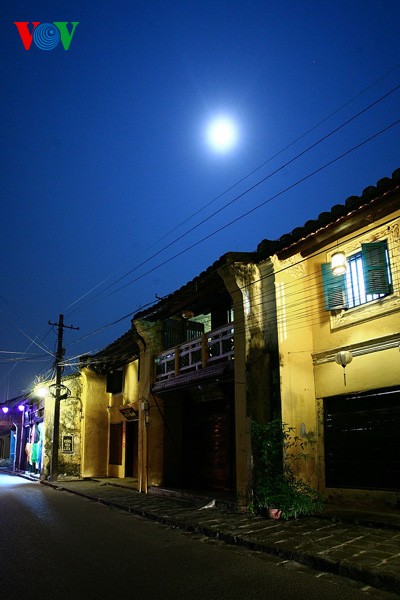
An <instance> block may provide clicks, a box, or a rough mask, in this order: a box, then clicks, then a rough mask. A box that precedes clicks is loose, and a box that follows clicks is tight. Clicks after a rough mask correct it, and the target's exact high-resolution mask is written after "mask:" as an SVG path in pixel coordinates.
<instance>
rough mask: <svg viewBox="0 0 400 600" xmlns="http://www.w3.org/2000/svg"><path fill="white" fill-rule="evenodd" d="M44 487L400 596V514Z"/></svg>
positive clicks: (105, 485) (115, 488)
mask: <svg viewBox="0 0 400 600" xmlns="http://www.w3.org/2000/svg"><path fill="white" fill-rule="evenodd" d="M121 482H122V483H121ZM41 483H44V484H46V485H50V486H52V487H55V488H56V489H57V490H65V491H68V492H72V493H74V494H78V495H80V496H83V497H85V498H90V499H92V500H95V501H96V502H100V503H102V504H105V505H107V506H111V507H115V508H118V509H121V510H126V511H128V512H131V513H133V514H136V515H140V516H143V517H146V518H148V519H153V520H156V521H158V522H160V523H163V524H165V525H168V526H170V527H176V528H180V529H183V530H186V531H190V532H194V533H200V534H203V535H204V536H207V537H210V538H213V539H217V540H221V541H224V542H226V543H229V544H236V545H241V546H243V547H246V548H249V549H252V550H257V551H261V552H265V553H268V554H270V555H271V554H272V555H275V556H279V557H282V559H286V560H291V561H296V562H298V563H301V564H304V565H307V566H308V567H311V568H314V569H318V570H319V571H324V572H328V573H334V574H336V575H340V576H342V577H347V578H350V579H353V580H357V581H361V582H363V583H365V584H367V585H369V586H372V587H374V588H381V589H382V590H386V591H388V592H394V593H396V594H399V595H400V515H399V514H398V512H397V511H393V512H392V513H387V514H383V515H382V514H378V513H365V512H364V513H360V512H358V513H356V512H355V511H354V510H353V511H349V510H347V511H346V510H344V509H339V508H336V509H335V507H330V508H326V509H325V510H324V513H323V514H322V515H321V516H316V517H303V518H299V519H297V520H295V519H293V520H289V521H274V520H269V519H264V518H261V517H258V516H254V515H251V514H247V513H243V512H237V511H234V510H232V507H229V506H228V505H227V504H226V503H225V504H224V503H222V504H220V503H219V502H218V500H217V501H212V500H211V502H209V500H210V499H209V498H204V497H196V496H192V495H189V494H188V495H187V496H186V497H180V496H174V495H163V493H162V491H160V490H159V491H158V493H157V494H155V493H150V494H140V493H139V492H137V491H136V490H135V489H134V483H133V482H132V481H126V482H125V484H124V480H112V479H104V480H103V479H97V480H93V479H91V480H83V481H81V480H80V481H58V482H57V483H50V482H41ZM152 491H153V492H155V491H157V490H156V489H155V488H152ZM209 504H211V506H208V505H209Z"/></svg>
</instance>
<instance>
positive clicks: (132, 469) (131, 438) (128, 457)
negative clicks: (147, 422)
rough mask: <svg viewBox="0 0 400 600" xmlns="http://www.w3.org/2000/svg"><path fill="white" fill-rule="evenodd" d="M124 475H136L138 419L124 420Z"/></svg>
mask: <svg viewBox="0 0 400 600" xmlns="http://www.w3.org/2000/svg"><path fill="white" fill-rule="evenodd" d="M125 425H126V438H125V443H126V446H125V477H137V475H138V452H137V450H138V431H139V428H138V421H127V422H126V424H125Z"/></svg>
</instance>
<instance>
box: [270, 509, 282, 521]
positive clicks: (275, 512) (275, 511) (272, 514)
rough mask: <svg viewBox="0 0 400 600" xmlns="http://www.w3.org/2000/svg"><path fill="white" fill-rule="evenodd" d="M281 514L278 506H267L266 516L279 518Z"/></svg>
mask: <svg viewBox="0 0 400 600" xmlns="http://www.w3.org/2000/svg"><path fill="white" fill-rule="evenodd" d="M281 515H282V511H281V510H280V508H269V509H268V516H269V518H270V519H280V518H281Z"/></svg>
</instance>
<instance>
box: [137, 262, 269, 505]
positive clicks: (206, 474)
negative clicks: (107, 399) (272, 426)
mask: <svg viewBox="0 0 400 600" xmlns="http://www.w3.org/2000/svg"><path fill="white" fill-rule="evenodd" d="M260 281H261V274H260V271H259V269H258V267H257V265H256V255H255V254H253V253H228V254H226V255H224V256H222V257H221V258H220V259H218V260H217V261H216V262H215V263H214V264H213V265H211V266H210V267H209V268H208V269H207V270H206V271H204V272H203V273H201V274H200V275H198V276H196V277H195V278H194V279H193V280H192V281H190V282H188V283H187V284H185V285H184V286H183V287H181V288H180V289H178V290H176V291H175V292H173V293H171V294H170V295H168V296H167V297H166V298H165V299H163V300H161V301H159V302H158V303H157V304H156V305H155V306H153V307H152V308H150V309H148V310H146V311H143V312H141V313H138V314H136V315H135V316H134V318H133V323H134V326H135V328H136V330H137V332H138V334H139V337H140V340H141V341H140V343H139V345H140V346H141V353H140V382H141V383H140V398H141V402H143V403H144V404H145V406H146V407H147V411H148V412H147V427H146V443H145V447H146V449H147V456H146V473H145V474H144V477H146V482H147V484H146V486H145V489H146V488H147V486H162V487H167V488H175V489H184V490H191V491H197V492H199V491H200V492H204V491H207V492H208V493H213V494H218V493H222V494H225V495H229V497H231V498H232V499H233V500H235V501H238V502H239V503H240V504H247V502H248V500H249V497H250V494H251V437H250V423H251V419H252V418H264V419H266V418H272V416H273V414H274V413H275V412H276V410H277V407H276V398H277V395H276V394H274V393H273V377H272V376H271V373H272V371H273V369H275V371H276V372H277V358H276V356H275V355H273V349H274V348H276V343H273V340H274V339H275V340H276V329H275V319H274V318H272V321H271V323H269V322H268V318H271V317H268V318H267V314H266V313H265V311H263V310H262V306H261V304H260V302H259V298H260V293H261V284H260ZM271 305H273V301H272V302H271ZM267 329H269V334H270V335H269V336H268V339H267V337H266V336H265V334H264V332H265V330H267Z"/></svg>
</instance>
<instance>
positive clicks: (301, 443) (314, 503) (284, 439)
mask: <svg viewBox="0 0 400 600" xmlns="http://www.w3.org/2000/svg"><path fill="white" fill-rule="evenodd" d="M251 433H252V449H253V501H252V506H251V508H252V510H254V511H255V512H258V513H260V514H268V516H269V517H270V518H275V519H276V518H280V517H282V518H283V519H288V518H290V517H295V518H297V517H298V516H300V515H311V514H314V513H315V512H318V511H320V510H321V508H322V502H321V497H320V495H319V493H318V492H317V491H316V490H315V489H314V488H312V487H311V486H310V485H308V484H307V483H306V482H305V481H302V480H301V479H299V478H298V477H297V476H296V475H295V472H294V469H293V464H294V462H297V461H301V460H307V458H308V454H307V452H306V451H305V448H306V445H307V443H308V442H307V441H306V440H304V439H303V438H300V437H299V436H295V435H294V430H293V428H290V427H288V426H287V425H286V424H285V423H282V421H281V420H280V419H275V420H273V421H271V422H269V423H265V424H260V423H256V422H255V421H253V422H252V428H251Z"/></svg>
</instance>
